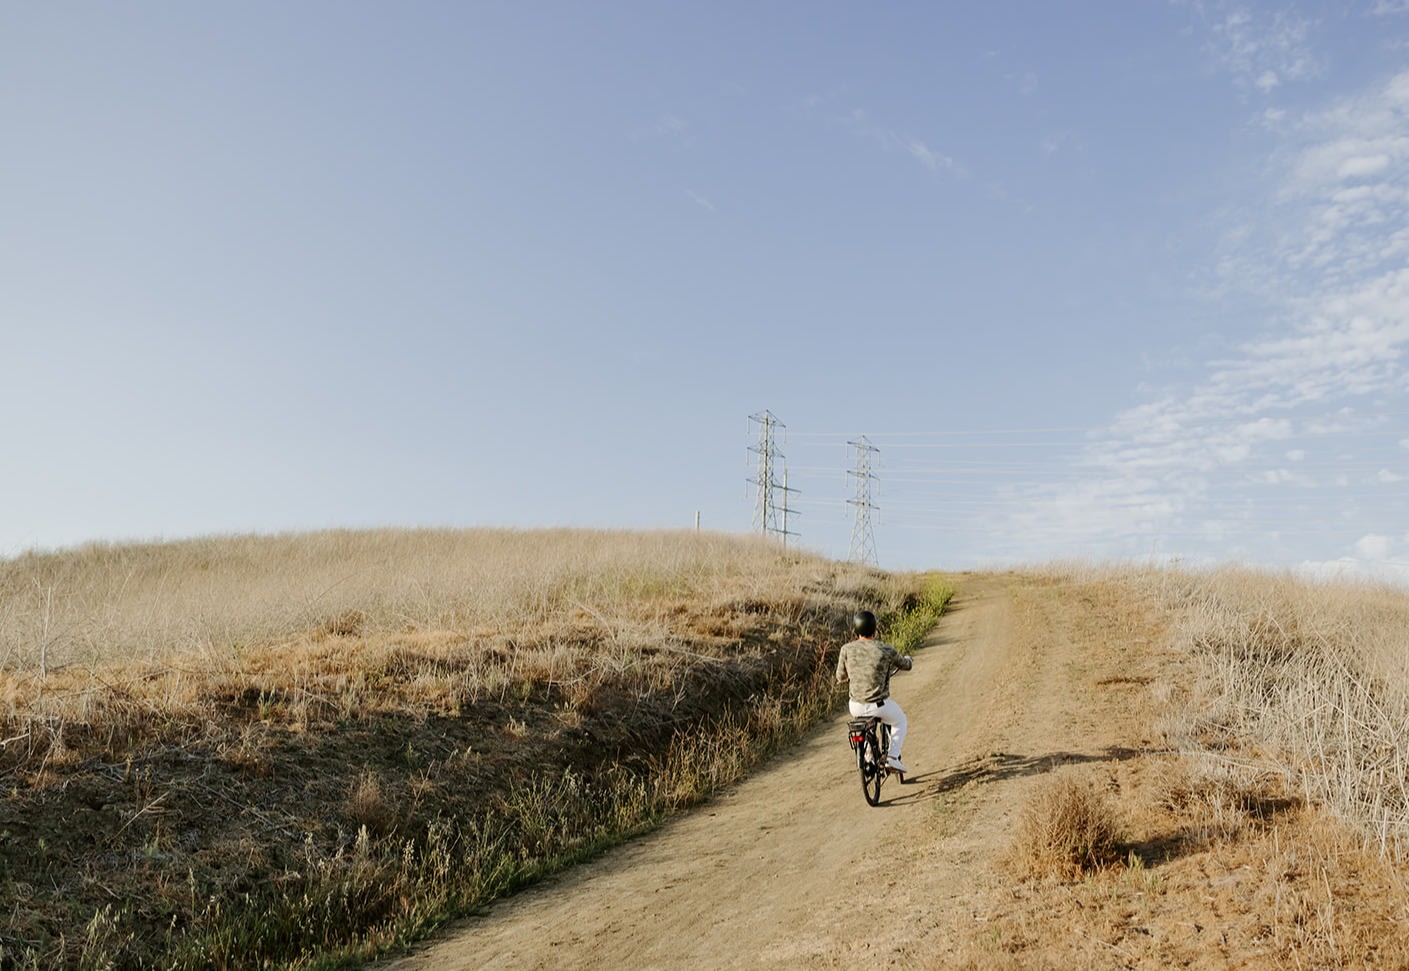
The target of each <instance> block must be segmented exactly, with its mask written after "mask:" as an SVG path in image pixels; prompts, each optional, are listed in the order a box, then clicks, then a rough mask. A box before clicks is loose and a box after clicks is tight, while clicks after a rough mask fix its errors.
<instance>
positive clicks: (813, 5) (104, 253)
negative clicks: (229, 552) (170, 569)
mask: <svg viewBox="0 0 1409 971" xmlns="http://www.w3.org/2000/svg"><path fill="white" fill-rule="evenodd" d="M0 131H3V132H4V136H3V139H4V148H3V151H0V556H6V557H7V556H14V555H18V554H19V553H21V552H23V551H26V550H31V549H39V550H49V549H64V548H69V547H72V546H76V545H81V544H85V543H89V542H126V541H134V540H135V541H146V540H156V539H179V538H184V537H191V536H203V535H209V534H226V533H250V532H255V533H275V532H286V531H294V530H310V529H323V528H343V527H347V528H361V527H383V526H393V527H421V526H437V527H438V526H450V527H478V526H494V527H515V528H526V529H527V528H537V527H546V526H578V527H590V528H606V529H661V528H686V529H688V528H694V526H695V524H696V522H698V523H699V524H700V525H701V527H702V528H704V529H707V530H723V531H728V532H749V531H752V530H756V529H758V528H759V527H760V526H761V525H762V524H763V523H765V522H768V523H772V524H774V525H778V526H779V528H781V523H782V509H781V508H780V507H781V506H783V505H786V512H787V515H786V527H787V531H788V532H789V533H791V534H793V535H790V536H788V537H787V538H786V539H787V542H788V544H789V545H791V546H794V547H797V548H803V549H807V550H811V551H814V552H818V553H821V554H823V555H826V556H830V557H834V558H837V559H845V558H848V557H854V556H858V555H862V553H864V552H865V550H866V548H867V543H863V542H861V540H863V539H865V540H867V541H868V542H869V544H870V547H871V548H872V549H873V550H874V555H875V559H876V561H877V562H878V563H879V564H880V565H881V566H882V567H885V568H887V569H903V570H910V569H951V570H959V569H973V568H989V567H1003V566H1012V565H1020V564H1030V563H1040V562H1047V561H1049V560H1054V559H1068V558H1081V559H1091V560H1098V561H1106V560H1115V561H1127V560H1141V561H1143V560H1146V559H1153V560H1157V561H1160V562H1167V561H1178V562H1181V563H1186V564H1191V565H1193V564H1197V565H1206V564H1220V563H1238V564H1245V565H1249V566H1255V567H1262V568H1268V569H1277V570H1281V569H1292V570H1298V571H1303V572H1306V573H1308V574H1313V575H1355V576H1368V577H1372V578H1378V579H1390V580H1393V581H1399V582H1409V498H1406V486H1409V481H1406V480H1409V365H1406V361H1405V351H1406V347H1407V346H1409V0H1345V2H1329V0H1323V2H1317V3H1309V2H1301V3H1298V2H1287V3H1260V2H1259V3H1251V2H1222V0H1168V2H1165V0H1144V2H1134V3H1132V2H1129V0H1092V2H1083V3H1080V4H1052V3H1045V2H1036V0H1033V2H1022V3H1017V2H994V3H987V4H934V3H927V2H924V3H922V2H886V3H856V2H850V0H848V2H839V0H816V2H805V3H804V2H771V0H764V2H758V0H749V2H732V0H720V2H711V3H699V4H682V3H662V2H631V0H622V2H613V3H603V4H585V3H580V2H553V0H544V2H534V3H522V2H502V3H501V2H490V0H484V2H465V3H460V2H455V3H450V2H445V3H431V2H407V3H398V4H385V3H371V2H357V0H338V2H317V0H310V2H303V3H297V4H289V3H274V2H260V0H253V2H241V3H238V4H236V3H203V4H177V3H170V2H161V3H157V2H150V0H135V2H132V3H125V4H110V3H96V2H73V3H65V4H30V3H22V2H19V0H0ZM764 414H767V415H769V416H771V418H772V420H774V421H776V424H770V425H769V426H768V428H769V431H770V434H771V436H772V437H771V439H770V444H771V446H772V449H773V452H772V455H771V456H770V459H771V460H770V462H769V463H768V468H767V471H768V474H769V477H770V480H771V482H772V483H773V485H772V486H770V487H769V488H767V489H760V488H759V486H758V480H759V479H760V477H761V476H762V474H763V471H764V469H763V468H762V467H761V466H762V463H761V461H760V457H761V454H762V449H763V440H762V431H763V428H764V424H763V423H762V422H760V421H755V420H751V417H752V416H760V415H764ZM862 436H864V438H863V437H862ZM852 443H862V444H863V445H866V446H869V448H872V449H874V450H875V451H869V450H863V449H862V448H859V447H857V445H855V444H852ZM863 459H864V460H865V461H866V462H868V463H869V464H861V463H862V461H863ZM784 485H786V487H787V490H788V491H784V490H783V488H782V486H784ZM761 500H770V501H771V502H772V507H771V508H770V509H768V510H764V509H762V508H760V506H761ZM765 512H766V513H767V514H765ZM867 529H869V533H867V532H866V530H867ZM858 551H860V552H858ZM867 555H869V554H867Z"/></svg>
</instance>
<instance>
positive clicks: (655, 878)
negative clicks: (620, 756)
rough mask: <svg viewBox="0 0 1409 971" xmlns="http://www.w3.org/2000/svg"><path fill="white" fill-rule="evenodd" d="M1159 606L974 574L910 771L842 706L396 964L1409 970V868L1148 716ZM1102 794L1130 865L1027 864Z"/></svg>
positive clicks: (1172, 673)
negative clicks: (1033, 812)
mask: <svg viewBox="0 0 1409 971" xmlns="http://www.w3.org/2000/svg"><path fill="white" fill-rule="evenodd" d="M1164 622H1165V618H1164V617H1163V616H1162V615H1160V613H1159V612H1158V611H1157V610H1156V609H1155V608H1154V607H1152V606H1148V605H1141V604H1139V603H1136V602H1132V601H1131V599H1130V597H1129V596H1128V593H1126V592H1124V591H1122V590H1120V589H1117V588H1115V587H1114V586H1107V585H1103V584H1101V583H1099V582H1089V583H1079V582H1064V583H1058V582H1054V581H1051V580H1045V579H1040V578H1027V577H1019V576H1000V577H985V576H973V577H966V578H963V579H962V580H961V584H960V591H959V596H958V597H957V598H956V600H955V601H954V602H953V604H952V605H951V610H950V613H949V614H948V615H947V616H946V617H945V619H944V620H943V621H942V622H941V624H940V626H939V627H938V628H937V629H936V631H935V632H934V633H933V635H932V636H931V637H930V638H929V640H928V641H927V643H926V645H925V647H923V648H922V649H921V650H920V651H918V652H917V654H916V663H915V669H914V671H913V672H911V673H910V674H905V675H900V676H898V677H897V678H896V680H895V682H894V684H893V688H894V692H895V695H896V697H897V698H898V699H899V700H900V701H901V703H902V704H903V705H904V706H905V708H906V710H907V712H908V713H909V715H910V720H911V736H910V741H909V742H908V743H907V745H906V750H905V759H906V762H907V763H908V764H909V765H910V768H911V770H912V774H911V776H910V777H909V778H908V779H907V783H906V784H905V785H903V786H902V785H897V784H895V783H894V781H891V782H889V783H887V785H886V787H885V788H884V790H883V791H882V805H881V806H879V807H877V808H874V809H873V808H870V807H868V806H867V805H866V804H865V802H864V801H863V799H862V794H861V792H860V791H859V789H860V786H859V783H858V780H857V779H856V777H855V772H854V769H853V766H852V763H851V761H850V752H849V750H848V749H847V747H846V744H845V741H844V735H843V726H844V723H845V719H844V717H839V718H838V719H836V720H835V721H834V722H833V723H831V724H829V725H827V726H826V727H824V728H823V729H821V730H819V731H818V732H816V733H815V734H813V735H812V736H811V737H809V738H808V739H807V740H806V741H804V742H803V743H802V744H800V745H799V746H797V747H796V748H794V749H792V750H790V751H789V752H787V753H786V754H785V755H783V756H782V757H780V758H778V759H777V760H775V761H774V762H773V763H772V764H771V765H769V766H768V767H767V768H766V769H765V770H764V771H762V772H760V773H759V774H757V775H756V776H754V777H753V778H750V779H748V780H747V781H745V782H744V783H742V784H740V785H737V786H735V787H734V788H732V789H730V790H729V791H727V792H725V793H723V794H721V795H720V796H718V797H716V798H715V799H713V800H711V801H710V802H709V803H708V804H707V805H706V806H705V807H703V808H701V809H699V810H697V811H695V812H692V813H691V814H689V815H687V816H685V817H681V818H678V819H676V820H675V821H673V822H672V823H670V824H668V825H667V826H666V827H664V828H663V829H662V830H660V831H658V832H656V833H654V834H652V835H650V836H648V837H645V838H642V839H639V840H637V841H635V842H633V843H631V844H629V845H627V846H624V847H621V848H619V849H617V850H615V851H613V852H611V853H609V854H607V855H606V856H604V857H602V858H600V859H598V860H597V861H595V862H593V863H591V864H588V865H585V866H582V867H579V868H577V869H576V870H574V871H572V872H569V873H566V874H563V875H561V876H559V877H557V878H554V879H553V880H551V881H550V882H548V883H546V884H544V885H541V886H540V887H538V888H535V889H533V890H531V891H529V892H527V893H524V894H521V895H520V896H518V897H516V898H513V899H510V900H506V901H504V902H501V903H500V904H498V905H496V906H494V907H493V908H492V909H490V910H489V911H488V912H486V913H485V914H483V915H482V916H479V917H476V918H472V919H470V920H468V921H465V922H462V923H460V924H458V925H456V926H455V927H454V928H452V929H451V930H450V931H448V932H447V933H446V934H445V936H444V937H443V938H442V939H441V940H440V941H439V942H437V943H435V944H434V945H431V946H429V947H426V948H424V949H422V950H420V951H418V952H417V953H415V954H413V955H411V956H409V957H407V958H403V959H400V960H398V961H396V962H393V963H391V964H390V965H389V966H388V967H389V968H391V969H395V971H412V969H419V968H437V969H440V968H449V969H454V968H479V967H488V966H497V967H504V968H595V967H607V966H631V967H644V968H691V969H698V968H726V967H741V966H753V967H759V966H762V967H780V968H781V967H822V968H828V967H833V968H841V967H852V966H855V965H856V964H857V963H858V962H860V961H864V962H866V963H867V964H868V965H870V966H877V965H879V966H888V967H907V968H908V967H936V968H939V967H943V968H951V967H973V968H989V967H1010V968H1066V967H1102V968H1106V967H1109V968H1121V967H1132V968H1133V967H1139V968H1155V967H1167V966H1184V967H1197V968H1224V967H1243V968H1281V967H1291V966H1302V967H1333V966H1344V965H1353V966H1368V965H1385V966H1404V965H1405V964H1406V963H1409V935H1406V932H1405V931H1404V929H1403V928H1404V926H1405V925H1404V918H1405V916H1406V899H1405V894H1404V891H1403V889H1402V886H1403V881H1402V880H1400V879H1398V878H1397V877H1396V875H1395V874H1394V873H1393V872H1392V871H1391V870H1390V869H1389V868H1387V867H1386V866H1385V865H1383V864H1382V863H1380V862H1379V861H1378V860H1377V859H1374V858H1372V857H1369V856H1367V855H1366V854H1365V853H1364V852H1362V849H1361V846H1360V844H1359V843H1358V842H1356V841H1355V840H1353V839H1351V838H1350V837H1348V836H1347V835H1346V833H1345V832H1344V831H1343V830H1341V829H1339V828H1338V827H1337V826H1336V825H1335V824H1334V823H1333V822H1331V821H1330V820H1329V819H1328V818H1327V817H1326V816H1324V815H1323V814H1322V813H1321V812H1319V811H1318V810H1316V809H1314V808H1310V807H1307V806H1306V805H1304V804H1303V802H1302V801H1301V800H1300V799H1299V798H1298V796H1297V795H1296V794H1295V793H1291V792H1287V791H1285V789H1284V788H1283V787H1282V786H1281V784H1280V783H1279V782H1278V781H1277V780H1275V779H1268V780H1265V781H1264V782H1262V783H1258V784H1249V783H1248V782H1247V781H1246V779H1245V778H1244V779H1242V781H1233V780H1232V779H1231V777H1230V779H1229V780H1223V781H1220V779H1219V777H1218V775H1217V773H1216V772H1210V771H1208V767H1207V766H1191V765H1190V764H1189V762H1188V760H1187V759H1186V758H1185V757H1184V756H1182V755H1180V754H1179V753H1176V752H1173V751H1170V750H1169V749H1168V747H1167V745H1166V743H1165V741H1164V739H1163V738H1162V736H1161V735H1160V733H1159V732H1158V731H1157V730H1156V728H1155V725H1156V724H1157V722H1158V714H1159V710H1160V706H1161V704H1162V701H1161V698H1162V697H1163V696H1164V695H1166V694H1167V693H1168V686H1169V685H1170V684H1171V683H1177V681H1178V680H1179V679H1180V678H1181V677H1183V676H1184V672H1183V670H1182V669H1181V664H1182V661H1181V659H1180V658H1179V657H1178V656H1177V655H1175V654H1174V653H1172V652H1170V651H1168V650H1166V649H1165V648H1164V647H1163V646H1162V645H1163V640H1162V634H1163V629H1162V625H1163V623H1164ZM1063 780H1071V781H1074V782H1076V783H1078V784H1080V785H1081V786H1086V787H1090V788H1091V790H1092V791H1098V792H1100V793H1101V794H1102V797H1103V799H1104V800H1105V802H1106V803H1107V804H1108V806H1109V812H1110V814H1111V818H1112V819H1113V820H1114V822H1115V824H1116V827H1117V833H1118V835H1117V837H1116V839H1115V843H1114V846H1113V847H1112V849H1113V851H1114V852H1113V856H1114V857H1115V860H1116V862H1109V861H1096V863H1095V864H1093V865H1091V866H1087V867H1078V871H1079V872H1077V873H1075V874H1073V873H1065V874H1053V875H1049V876H1040V875H1039V876H1033V875H1032V868H1031V867H1026V866H1021V865H1018V864H1020V863H1022V862H1023V859H1024V853H1025V852H1027V850H1026V849H1025V847H1024V845H1023V844H1022V842H1021V839H1020V835H1021V834H1020V831H1021V826H1020V823H1021V820H1022V818H1023V815H1024V813H1025V812H1027V811H1028V809H1029V807H1030V806H1032V805H1033V804H1034V803H1035V802H1039V801H1040V798H1041V797H1042V795H1043V794H1044V792H1046V791H1047V790H1048V789H1049V788H1050V787H1051V786H1054V785H1056V784H1058V783H1059V782H1061V781H1063Z"/></svg>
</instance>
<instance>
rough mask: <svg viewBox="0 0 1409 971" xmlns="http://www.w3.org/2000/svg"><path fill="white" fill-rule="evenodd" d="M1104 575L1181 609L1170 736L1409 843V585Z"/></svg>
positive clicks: (1388, 851) (1376, 835) (1365, 830)
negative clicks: (1182, 680) (1183, 667)
mask: <svg viewBox="0 0 1409 971" xmlns="http://www.w3.org/2000/svg"><path fill="white" fill-rule="evenodd" d="M1064 569H1066V570H1067V571H1069V572H1071V573H1072V574H1073V575H1075V574H1078V573H1081V574H1082V575H1087V576H1089V575H1091V574H1092V573H1103V574H1104V575H1105V577H1106V578H1107V579H1111V580H1116V581H1118V582H1121V583H1124V584H1125V585H1126V586H1127V588H1128V589H1129V590H1130V591H1131V595H1132V596H1137V597H1142V598H1147V599H1149V600H1150V601H1152V602H1154V603H1157V604H1158V605H1159V606H1161V607H1162V608H1164V609H1166V610H1168V611H1170V612H1171V613H1172V614H1173V616H1174V617H1175V618H1176V622H1175V624H1174V626H1173V628H1172V631H1171V634H1170V640H1169V643H1168V645H1167V648H1168V649H1170V650H1172V651H1174V652H1175V653H1176V654H1177V655H1178V656H1179V657H1181V658H1183V659H1184V660H1186V661H1187V662H1188V666H1189V670H1190V671H1191V672H1192V675H1193V676H1192V678H1191V679H1190V681H1189V682H1188V683H1186V684H1178V685H1165V686H1163V688H1162V691H1163V695H1164V697H1165V699H1166V700H1167V701H1168V702H1169V703H1170V706H1171V707H1170V709H1169V710H1168V711H1166V712H1165V713H1164V714H1163V715H1162V716H1161V727H1162V728H1163V729H1164V731H1165V733H1166V736H1167V737H1168V738H1169V740H1170V741H1171V742H1172V743H1173V744H1175V745H1177V746H1179V747H1181V748H1183V749H1184V750H1186V751H1188V752H1190V753H1198V754H1199V755H1200V757H1201V759H1202V760H1203V762H1204V764H1205V765H1206V766H1207V765H1209V764H1210V763H1216V764H1217V766H1218V768H1217V769H1216V770H1212V771H1214V772H1215V774H1216V773H1218V772H1221V773H1223V774H1225V775H1236V776H1240V777H1241V778H1242V782H1241V783H1239V784H1240V785H1246V786H1256V784H1257V783H1256V780H1257V779H1258V778H1259V777H1268V776H1277V777H1285V778H1287V779H1290V780H1292V781H1293V784H1294V785H1297V786H1299V787H1300V789H1301V791H1302V793H1303V795H1304V796H1305V797H1306V798H1308V799H1310V800H1311V801H1313V802H1316V803H1319V804H1322V805H1325V806H1327V807H1328V808H1329V809H1330V810H1331V811H1332V812H1334V813H1335V814H1336V815H1337V816H1339V817H1340V818H1341V819H1342V820H1344V821H1345V822H1347V823H1349V824H1350V825H1351V826H1352V827H1354V828H1355V829H1357V830H1358V831H1360V832H1361V833H1362V834H1363V835H1364V837H1365V838H1366V840H1367V841H1368V842H1369V843H1371V844H1373V845H1374V846H1375V847H1376V848H1377V849H1378V850H1379V851H1380V852H1381V853H1382V854H1384V855H1385V856H1387V857H1390V858H1394V859H1403V858H1404V856H1405V854H1406V853H1409V593H1406V592H1405V591H1403V590H1400V589H1397V588H1391V587H1386V586H1378V585H1373V584H1365V583H1353V582H1341V581H1335V582H1331V581H1312V580H1307V579H1302V578H1297V577H1294V576H1291V575H1287V574H1268V573H1261V572H1256V571H1252V570H1245V569H1233V568H1226V569H1220V570H1215V571H1210V572H1204V573H1196V572H1190V571H1184V570H1178V569H1165V568H1152V567H1127V568H1112V567H1091V566H1085V567H1072V566H1070V565H1068V566H1067V567H1065V568H1064Z"/></svg>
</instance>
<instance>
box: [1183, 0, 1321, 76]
mask: <svg viewBox="0 0 1409 971" xmlns="http://www.w3.org/2000/svg"><path fill="white" fill-rule="evenodd" d="M1194 9H1195V10H1196V12H1198V13H1199V14H1200V15H1201V16H1202V17H1203V19H1204V23H1205V27H1206V29H1207V31H1208V39H1207V41H1206V44H1205V48H1206V50H1207V51H1208V52H1209V54H1210V55H1212V57H1213V58H1214V60H1215V61H1216V62H1217V63H1218V64H1219V65H1220V66H1221V67H1222V68H1223V69H1224V70H1226V71H1227V72H1228V73H1229V74H1231V75H1232V76H1233V78H1234V80H1235V81H1236V82H1237V83H1238V84H1239V85H1241V86H1243V87H1245V88H1246V87H1252V88H1256V89H1257V90H1258V91H1261V92H1262V93H1264V94H1269V93H1271V92H1273V91H1275V90H1276V89H1277V88H1278V87H1280V86H1281V85H1283V84H1284V83H1286V82H1289V81H1305V80H1308V79H1310V78H1315V77H1319V76H1320V75H1321V74H1322V73H1323V72H1324V67H1323V66H1322V64H1321V61H1320V59H1319V58H1318V57H1317V56H1316V54H1315V52H1314V49H1313V47H1312V45H1311V35H1312V32H1313V29H1314V28H1315V26H1316V24H1315V22H1314V21H1311V20H1308V19H1306V18H1305V17H1301V16H1299V15H1298V14H1296V13H1294V12H1292V11H1290V10H1279V11H1268V10H1266V9H1263V8H1255V7H1253V6H1251V5H1248V4H1243V3H1230V2H1210V3H1196V4H1195V5H1194Z"/></svg>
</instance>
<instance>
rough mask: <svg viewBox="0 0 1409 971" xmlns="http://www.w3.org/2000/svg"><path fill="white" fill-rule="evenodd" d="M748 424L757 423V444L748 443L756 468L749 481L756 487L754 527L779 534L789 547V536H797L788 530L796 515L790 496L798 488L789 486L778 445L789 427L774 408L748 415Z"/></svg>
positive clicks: (767, 534)
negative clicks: (775, 413) (773, 410)
mask: <svg viewBox="0 0 1409 971" xmlns="http://www.w3.org/2000/svg"><path fill="white" fill-rule="evenodd" d="M749 425H750V428H752V426H753V425H758V444H757V445H751V446H749V451H750V452H753V453H754V468H755V473H754V477H753V478H752V479H751V480H749V481H751V482H752V483H753V486H754V508H753V528H754V529H755V530H757V531H758V532H760V533H762V534H763V535H765V536H777V537H778V538H779V539H780V540H781V541H782V543H783V545H784V546H786V545H787V543H788V537H789V536H795V535H797V534H796V533H794V532H792V531H791V530H789V529H788V517H789V515H795V514H796V513H794V512H793V511H792V510H791V509H790V508H789V503H788V496H789V495H791V494H792V493H794V492H796V491H797V490H796V489H790V488H788V470H787V466H786V464H785V462H784V458H783V453H782V452H781V451H780V450H779V447H778V439H779V436H780V434H781V433H783V432H784V431H785V430H786V428H787V426H786V425H784V424H783V423H782V422H780V421H779V420H778V418H777V416H776V415H774V414H773V413H772V412H771V411H763V412H760V413H759V414H757V415H749ZM779 475H781V476H782V480H783V481H782V482H779V481H778V477H779Z"/></svg>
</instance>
